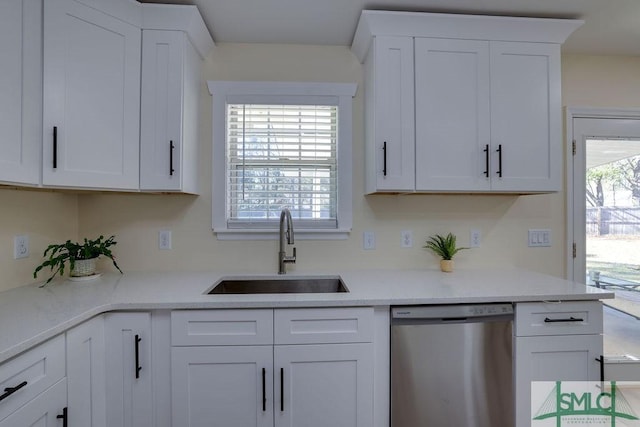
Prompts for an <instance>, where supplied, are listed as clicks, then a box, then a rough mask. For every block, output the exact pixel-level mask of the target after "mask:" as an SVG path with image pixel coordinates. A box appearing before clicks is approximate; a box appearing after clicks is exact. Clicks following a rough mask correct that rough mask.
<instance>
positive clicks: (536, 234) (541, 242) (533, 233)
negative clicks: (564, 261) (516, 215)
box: [529, 228, 551, 247]
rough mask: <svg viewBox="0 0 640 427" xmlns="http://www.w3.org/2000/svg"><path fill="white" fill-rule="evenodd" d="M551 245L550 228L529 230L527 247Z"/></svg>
mask: <svg viewBox="0 0 640 427" xmlns="http://www.w3.org/2000/svg"><path fill="white" fill-rule="evenodd" d="M549 246H551V230H549V229H547V228H544V229H543V228H537V229H531V230H529V247H549Z"/></svg>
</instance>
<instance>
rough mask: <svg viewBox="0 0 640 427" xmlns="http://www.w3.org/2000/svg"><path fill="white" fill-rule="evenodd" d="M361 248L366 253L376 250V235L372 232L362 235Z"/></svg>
mask: <svg viewBox="0 0 640 427" xmlns="http://www.w3.org/2000/svg"><path fill="white" fill-rule="evenodd" d="M362 248H363V249H364V250H367V251H372V250H374V249H375V248H376V233H374V232H373V231H365V232H364V233H362Z"/></svg>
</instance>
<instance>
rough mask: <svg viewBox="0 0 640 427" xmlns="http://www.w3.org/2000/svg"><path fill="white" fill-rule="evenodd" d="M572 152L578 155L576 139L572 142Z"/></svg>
mask: <svg viewBox="0 0 640 427" xmlns="http://www.w3.org/2000/svg"><path fill="white" fill-rule="evenodd" d="M571 152H572V153H573V155H574V156H575V155H576V140H575V139H574V140H573V141H572V142H571Z"/></svg>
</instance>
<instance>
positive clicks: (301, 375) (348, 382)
mask: <svg viewBox="0 0 640 427" xmlns="http://www.w3.org/2000/svg"><path fill="white" fill-rule="evenodd" d="M274 366H275V375H276V379H275V380H274V382H275V393H274V394H275V408H274V412H275V423H276V426H277V427H285V426H286V427H299V426H305V427H326V426H332V427H370V426H372V425H373V346H372V344H331V345H284V346H275V347H274Z"/></svg>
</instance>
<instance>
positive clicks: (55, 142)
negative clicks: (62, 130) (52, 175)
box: [53, 126, 58, 169]
mask: <svg viewBox="0 0 640 427" xmlns="http://www.w3.org/2000/svg"><path fill="white" fill-rule="evenodd" d="M53 168H54V169H57V168H58V126H54V127H53Z"/></svg>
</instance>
